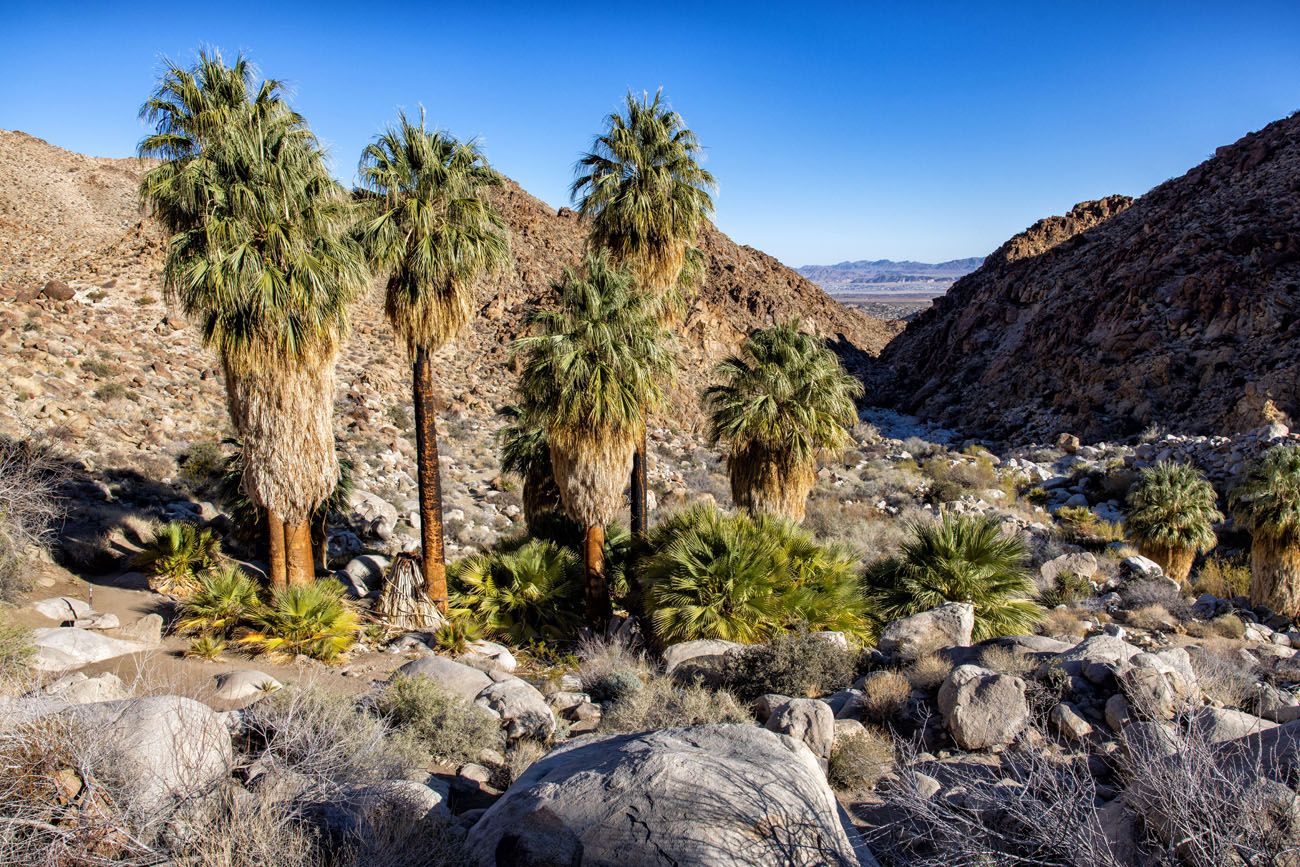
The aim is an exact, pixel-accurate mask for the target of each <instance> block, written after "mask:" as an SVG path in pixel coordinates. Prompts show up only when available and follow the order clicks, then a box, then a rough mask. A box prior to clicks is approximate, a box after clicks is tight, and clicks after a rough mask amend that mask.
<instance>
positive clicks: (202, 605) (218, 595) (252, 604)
mask: <svg viewBox="0 0 1300 867" xmlns="http://www.w3.org/2000/svg"><path fill="white" fill-rule="evenodd" d="M198 582H199V586H198V589H197V590H196V591H195V592H194V594H193V595H192V596H191V597H190V598H189V599H187V600H186V602H185V604H184V605H183V606H181V610H180V619H179V620H178V621H177V623H176V628H177V630H178V631H180V632H204V633H215V634H217V635H220V636H221V637H223V638H229V637H230V635H231V633H232V632H234V630H235V628H236V627H237V626H239V625H240V624H241V623H242V622H243V620H244V618H246V617H247V616H249V615H250V614H252V613H253V612H254V611H256V610H257V609H258V607H259V606H260V605H261V604H262V603H261V598H260V597H259V594H258V586H257V582H256V581H254V580H253V579H252V578H251V577H249V576H248V575H246V574H244V571H243V569H241V568H240V567H239V566H238V565H236V564H234V563H228V564H225V565H222V566H218V567H217V568H215V569H209V570H208V571H207V572H204V573H203V574H202V575H200V576H199V579H198Z"/></svg>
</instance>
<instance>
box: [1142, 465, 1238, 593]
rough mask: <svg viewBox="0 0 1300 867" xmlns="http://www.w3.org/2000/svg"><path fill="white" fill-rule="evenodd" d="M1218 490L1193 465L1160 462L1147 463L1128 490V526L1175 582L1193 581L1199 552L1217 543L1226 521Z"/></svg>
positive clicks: (1144, 548)
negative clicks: (1217, 528)
mask: <svg viewBox="0 0 1300 867" xmlns="http://www.w3.org/2000/svg"><path fill="white" fill-rule="evenodd" d="M1217 500H1218V495H1217V494H1215V493H1214V488H1213V487H1212V486H1211V485H1210V483H1209V482H1207V481H1206V480H1205V476H1204V474H1203V473H1201V471H1200V470H1198V469H1196V467H1194V466H1192V465H1191V464H1179V463H1173V462H1171V461H1160V462H1159V463H1157V464H1156V465H1155V466H1152V467H1147V468H1146V469H1145V470H1143V471H1142V473H1141V475H1140V476H1139V477H1138V480H1137V483H1136V484H1135V485H1134V486H1133V490H1131V491H1129V495H1128V505H1129V510H1128V516H1127V518H1126V519H1125V522H1124V526H1125V529H1126V530H1127V531H1128V535H1129V537H1130V538H1131V539H1133V541H1135V542H1136V543H1137V545H1138V550H1139V551H1140V552H1141V553H1142V555H1143V556H1144V557H1149V558H1151V559H1152V560H1154V561H1155V562H1156V563H1159V564H1160V568H1162V569H1164V570H1165V574H1166V575H1168V576H1169V577H1170V578H1173V579H1174V580H1175V581H1179V582H1183V583H1186V582H1187V576H1188V575H1190V574H1191V572H1192V563H1193V562H1194V561H1195V560H1196V555H1197V554H1204V553H1205V552H1206V551H1209V550H1210V549H1211V548H1213V547H1214V546H1215V544H1216V543H1217V542H1218V537H1217V536H1216V535H1215V533H1214V525H1215V524H1216V523H1218V522H1219V521H1222V520H1223V514H1222V513H1221V512H1219V510H1218V508H1217V507H1216V505H1215V504H1216V501H1217Z"/></svg>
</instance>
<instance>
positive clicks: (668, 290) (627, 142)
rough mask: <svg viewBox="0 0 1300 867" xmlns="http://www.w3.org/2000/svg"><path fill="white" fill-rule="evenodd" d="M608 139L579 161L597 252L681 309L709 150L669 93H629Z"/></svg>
mask: <svg viewBox="0 0 1300 867" xmlns="http://www.w3.org/2000/svg"><path fill="white" fill-rule="evenodd" d="M605 123H606V126H605V132H604V133H603V134H601V135H599V136H597V137H596V140H595V142H594V144H593V145H592V149H591V151H590V152H589V153H587V154H584V155H583V156H582V158H581V159H580V160H579V161H578V166H577V173H578V176H577V178H576V179H575V180H574V182H573V187H572V189H571V194H572V197H573V199H574V201H575V202H576V203H577V206H578V211H579V212H580V213H581V214H582V215H583V216H585V217H587V218H588V219H589V220H590V226H591V234H590V237H589V239H588V242H589V246H590V247H591V248H597V249H598V248H604V249H606V250H609V252H610V255H611V256H613V259H614V262H615V264H617V265H620V266H622V267H625V268H627V269H629V270H630V271H631V272H632V275H633V276H634V277H635V279H636V282H637V285H638V287H639V288H640V289H641V290H642V291H643V292H647V293H649V294H650V295H651V296H653V297H654V298H656V299H658V300H660V301H661V302H662V303H663V304H664V311H665V315H668V314H670V313H671V312H672V311H674V310H678V309H679V308H680V298H679V297H678V296H677V289H678V285H679V280H681V278H682V277H683V276H684V270H685V276H697V275H696V272H697V271H698V270H699V269H698V268H692V267H689V266H690V264H691V256H690V252H691V250H692V245H693V244H694V243H695V240H696V238H697V237H698V235H699V232H700V229H701V228H703V226H704V225H705V223H706V222H707V221H708V219H709V217H710V216H711V215H712V214H713V193H714V192H715V191H716V189H717V184H716V183H715V181H714V179H713V175H711V174H709V172H707V171H705V170H704V169H703V168H701V166H700V157H701V155H702V153H703V148H701V147H700V143H699V140H698V139H697V138H696V137H695V133H693V132H691V130H690V129H688V128H687V126H686V123H685V121H683V120H682V116H681V115H679V114H678V113H677V112H675V111H673V110H672V109H671V108H669V107H668V104H667V102H665V101H664V99H663V91H662V90H659V91H656V92H655V95H654V98H653V99H652V98H651V97H650V95H649V94H648V93H643V94H642V95H641V97H640V98H639V99H638V98H637V97H636V96H635V95H634V94H632V93H630V92H629V93H628V94H627V97H626V103H625V105H624V112H623V113H619V112H613V113H612V114H610V115H609V116H608V117H607V118H606V119H605ZM645 453H646V442H645V431H644V426H643V427H642V432H641V435H640V439H639V440H638V442H637V448H636V453H635V457H634V459H633V472H632V533H633V535H640V534H642V533H644V532H645V530H646V462H645Z"/></svg>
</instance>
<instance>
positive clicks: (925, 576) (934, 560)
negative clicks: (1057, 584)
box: [866, 515, 1043, 641]
mask: <svg viewBox="0 0 1300 867" xmlns="http://www.w3.org/2000/svg"><path fill="white" fill-rule="evenodd" d="M908 530H909V532H910V533H911V536H912V538H911V539H910V540H908V541H907V542H906V543H905V544H904V545H903V549H902V552H901V553H900V554H899V555H898V556H896V557H889V558H886V559H884V560H880V561H878V562H876V563H874V564H872V565H871V566H870V567H869V568H868V569H867V577H866V580H867V599H868V602H869V603H870V604H872V605H873V606H874V608H875V615H876V617H877V619H878V621H879V622H880V623H881V624H884V623H888V622H889V621H891V620H897V619H899V618H900V617H908V616H911V615H913V614H918V613H920V612H922V611H928V610H930V609H931V608H937V607H938V606H940V605H943V604H944V603H946V602H969V603H971V604H972V605H974V606H975V629H974V632H973V637H974V639H975V640H976V641H983V640H984V639H986V638H993V637H996V636H999V635H1018V634H1023V633H1025V632H1028V631H1029V630H1030V629H1031V628H1033V626H1034V624H1035V623H1037V622H1038V621H1039V619H1041V617H1042V614H1043V611H1042V609H1041V608H1039V607H1038V605H1037V604H1035V603H1034V602H1033V601H1032V600H1031V599H1030V598H1029V596H1030V595H1031V594H1032V593H1033V592H1034V582H1033V578H1032V577H1031V576H1030V572H1029V569H1028V567H1027V563H1028V559H1029V555H1028V552H1027V551H1026V549H1025V544H1024V542H1022V541H1021V540H1020V539H1019V538H1017V537H1015V536H1006V535H1003V533H1002V529H1001V527H1000V526H999V525H998V522H997V521H996V520H994V519H992V518H983V517H976V516H971V515H958V516H950V515H946V516H944V518H943V519H942V520H941V521H919V522H916V523H913V524H912V525H911V526H910V527H909V528H908Z"/></svg>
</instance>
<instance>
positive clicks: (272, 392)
mask: <svg viewBox="0 0 1300 867" xmlns="http://www.w3.org/2000/svg"><path fill="white" fill-rule="evenodd" d="M141 117H142V118H143V119H144V120H145V121H146V122H148V123H150V124H151V125H153V127H154V132H153V133H152V134H150V135H149V136H147V137H146V138H145V139H144V140H143V141H142V142H141V143H140V147H139V153H140V155H141V156H143V157H153V158H156V159H158V160H160V162H159V163H158V165H156V166H154V167H153V168H151V169H150V170H149V171H148V172H146V173H145V176H144V178H143V180H142V181H141V186H140V196H141V199H142V200H143V202H144V203H145V204H146V205H147V206H148V207H149V208H150V210H151V211H152V212H153V214H154V215H155V216H157V218H158V219H159V221H160V222H161V223H162V224H163V226H164V228H165V229H166V230H167V231H168V232H169V233H170V239H169V241H168V245H167V255H166V261H165V263H164V267H163V282H164V288H165V291H166V293H167V294H168V296H169V297H170V298H171V299H172V300H173V301H176V302H178V303H179V305H180V307H181V309H182V310H183V311H184V313H185V314H186V316H188V317H189V318H190V319H192V320H194V321H195V322H196V323H197V324H198V326H199V328H200V331H201V334H202V337H203V341H204V344H205V345H206V346H208V347H210V348H211V349H213V350H215V351H216V353H217V354H218V356H219V357H220V359H221V362H222V367H223V370H224V373H225V381H226V390H227V398H228V399H227V404H228V406H229V408H230V411H231V416H232V419H233V421H234V423H235V427H236V429H237V430H238V431H239V434H240V437H241V438H242V440H243V443H244V456H245V464H244V476H243V483H242V484H243V488H244V490H245V492H246V493H247V494H248V495H249V496H250V497H251V498H252V499H253V500H254V501H255V502H256V503H257V504H258V505H259V506H261V507H262V508H264V509H266V513H267V529H268V539H269V543H270V544H269V547H270V557H269V560H270V564H271V582H272V584H273V585H274V586H277V587H279V586H284V585H285V584H287V583H296V584H301V583H306V582H309V581H310V580H311V579H312V573H313V571H314V570H313V569H312V551H311V530H310V527H309V525H308V518H309V516H310V515H311V512H312V510H313V509H314V508H315V507H316V505H317V504H319V503H320V502H321V501H322V500H324V499H326V498H327V497H328V496H329V493H330V491H331V490H332V489H333V488H334V485H335V483H336V481H337V479H338V475H339V467H338V461H337V457H336V455H335V451H334V432H333V419H332V415H333V400H332V398H333V393H334V363H335V359H336V357H337V354H338V348H339V344H340V341H341V340H342V338H343V336H344V335H345V333H346V330H347V313H348V308H349V306H350V304H351V302H352V301H353V300H354V299H355V298H356V297H357V295H358V294H359V293H360V292H361V290H362V289H363V288H364V287H365V285H366V283H367V281H368V277H369V275H368V271H367V268H366V263H365V260H364V257H363V256H362V255H361V252H360V249H359V248H358V247H357V245H356V244H355V243H354V242H353V241H352V240H351V234H350V230H351V222H352V216H353V209H352V205H351V199H350V198H349V197H348V196H347V195H346V193H345V192H344V191H343V189H342V187H340V186H339V184H338V183H337V182H336V181H334V179H333V178H332V177H331V176H330V173H329V171H328V169H327V167H326V165H325V159H324V155H323V152H322V151H321V148H320V146H319V144H318V143H317V141H316V139H315V137H314V136H313V135H312V134H311V131H310V130H309V129H308V128H307V125H306V123H305V122H304V121H303V119H302V117H301V116H299V115H298V114H297V113H295V112H293V111H292V110H291V109H290V108H289V107H288V105H287V104H286V102H285V100H284V96H283V90H282V88H281V85H280V84H279V82H276V81H274V80H270V81H263V82H258V81H257V80H256V77H255V73H254V70H253V68H252V66H251V64H250V63H249V62H248V60H247V59H246V58H245V57H243V56H239V57H237V58H236V59H235V62H234V63H233V64H230V65H227V64H226V63H225V62H224V60H223V59H222V58H221V56H220V55H219V54H216V53H206V52H205V53H200V55H199V58H198V61H197V63H196V64H195V66H194V67H193V68H191V69H186V68H183V67H181V66H179V65H177V64H174V63H173V64H169V65H168V67H167V70H166V72H165V73H164V74H163V76H162V78H161V80H160V82H159V84H158V87H157V89H156V90H155V92H154V94H153V95H152V96H151V97H150V98H149V100H148V101H146V102H145V104H144V107H143V108H142V109H141Z"/></svg>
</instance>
